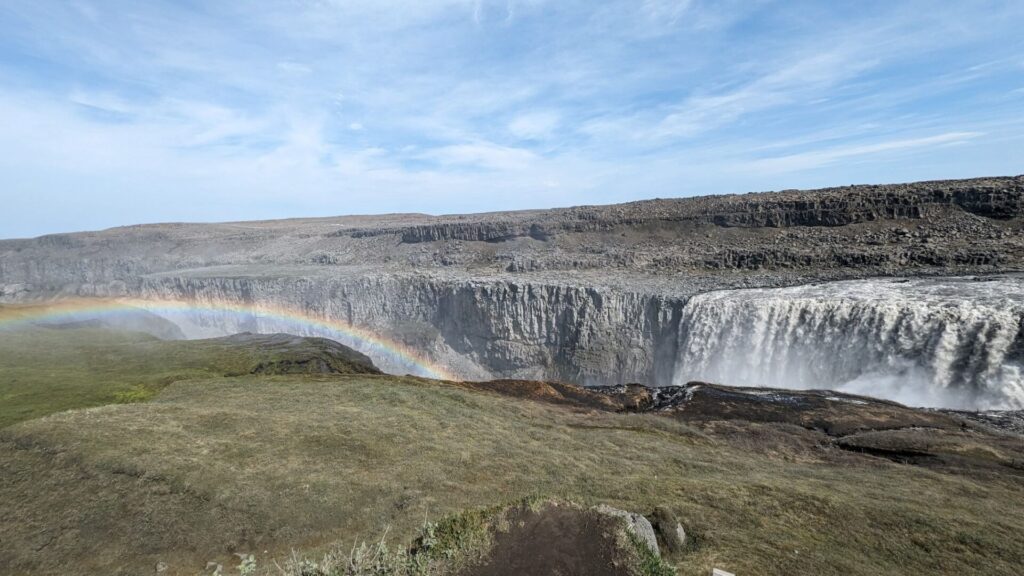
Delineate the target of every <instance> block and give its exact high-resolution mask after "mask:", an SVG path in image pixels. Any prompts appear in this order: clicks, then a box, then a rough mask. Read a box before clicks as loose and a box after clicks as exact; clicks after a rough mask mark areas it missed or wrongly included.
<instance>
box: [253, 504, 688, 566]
mask: <svg viewBox="0 0 1024 576" xmlns="http://www.w3.org/2000/svg"><path fill="white" fill-rule="evenodd" d="M277 566H278V567H279V568H280V571H281V573H282V574H283V576H454V575H457V574H474V575H477V576H521V575H523V574H533V575H544V574H566V575H567V574H586V575H587V576H674V574H675V570H674V569H673V568H672V567H671V566H670V565H668V564H667V563H665V562H664V561H663V560H661V559H660V557H659V556H658V555H657V554H656V553H655V552H653V551H652V549H651V548H649V547H648V546H647V545H646V544H644V542H643V541H642V540H641V539H640V537H638V536H637V535H636V533H635V532H634V531H633V530H632V529H631V527H630V526H629V524H628V523H627V522H626V521H625V520H624V519H623V518H621V517H616V516H612V515H609V514H607V513H605V512H602V511H601V509H600V508H585V507H582V506H579V505H577V504H574V503H570V502H563V501H559V500H544V501H532V502H522V503H518V504H515V505H512V506H504V507H491V508H487V509H474V510H468V511H465V512H461V513H459V514H454V515H451V516H448V517H446V518H444V519H442V520H441V521H439V522H427V523H425V524H424V525H423V528H422V529H421V531H420V534H419V536H418V537H417V538H416V540H415V541H414V543H413V545H412V546H411V547H406V548H397V549H396V548H392V547H389V546H388V544H387V543H386V542H385V540H384V539H381V540H379V541H377V542H374V543H366V542H363V543H361V544H359V545H357V546H352V547H351V548H344V547H342V548H336V549H334V550H330V551H328V552H327V553H325V554H324V555H323V556H322V557H321V558H318V559H315V560H314V559H310V558H302V557H300V556H298V555H297V554H293V556H292V558H290V559H289V560H288V561H286V562H285V564H284V566H283V567H281V566H280V565H277ZM238 569H239V572H257V571H258V570H259V564H258V561H257V560H256V558H255V557H254V556H246V555H242V563H241V564H240V565H239V566H238Z"/></svg>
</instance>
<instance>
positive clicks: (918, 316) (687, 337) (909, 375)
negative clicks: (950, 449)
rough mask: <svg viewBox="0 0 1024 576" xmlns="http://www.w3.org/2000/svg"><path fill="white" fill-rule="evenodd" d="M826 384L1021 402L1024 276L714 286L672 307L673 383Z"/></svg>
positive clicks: (946, 403)
mask: <svg viewBox="0 0 1024 576" xmlns="http://www.w3.org/2000/svg"><path fill="white" fill-rule="evenodd" d="M691 380H705V381H712V382H721V383H725V384H734V385H745V386H771V387H780V388H803V389H807V388H831V389H838V390H843V391H847V392H852V393H860V394H865V395H869V396H876V397H881V398H888V399H891V400H896V401H898V402H903V403H905V404H910V405H919V406H936V407H950V408H970V409H1021V408H1024V279H1022V278H1019V277H1006V278H999V279H994V280H987V281H975V280H972V279H963V278H960V279H935V280H932V279H916V280H909V281H908V280H858V281H848V282H831V283H826V284H817V285H805V286H798V287H793V288H782V289H754V290H733V291H718V292H710V293H705V294H701V295H698V296H695V297H693V298H691V299H690V300H689V301H688V302H687V304H686V306H685V307H684V308H683V315H682V319H681V322H680V325H679V348H678V354H677V356H676V360H675V367H674V371H673V381H674V382H675V383H677V384H681V383H685V382H687V381H691Z"/></svg>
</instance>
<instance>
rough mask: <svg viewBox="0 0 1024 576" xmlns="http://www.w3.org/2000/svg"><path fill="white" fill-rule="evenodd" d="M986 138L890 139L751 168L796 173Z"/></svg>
mask: <svg viewBox="0 0 1024 576" xmlns="http://www.w3.org/2000/svg"><path fill="white" fill-rule="evenodd" d="M982 136H984V134H983V133H981V132H949V133H946V134H936V135H934V136H925V137H921V138H907V139H903V140H887V141H882V142H874V143H870V144H861V145H856V146H835V147H832V148H825V149H822V150H816V151H813V152H802V153H799V154H790V155H788V156H778V157H775V158H764V159H762V160H756V161H754V162H751V167H752V168H753V169H755V170H757V171H760V172H768V173H771V172H795V171H799V170H807V169H810V168H818V167H821V166H826V165H828V164H832V163H835V162H839V161H842V160H846V159H849V158H861V157H865V156H871V155H877V154H883V153H888V152H897V151H905V150H913V149H917V148H928V147H934V146H949V145H956V144H964V143H966V142H969V141H970V140H973V139H975V138H980V137H982Z"/></svg>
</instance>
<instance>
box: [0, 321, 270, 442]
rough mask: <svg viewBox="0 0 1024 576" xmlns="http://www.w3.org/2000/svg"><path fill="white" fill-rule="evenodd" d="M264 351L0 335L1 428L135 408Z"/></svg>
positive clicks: (129, 337)
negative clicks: (99, 409)
mask: <svg viewBox="0 0 1024 576" xmlns="http://www.w3.org/2000/svg"><path fill="white" fill-rule="evenodd" d="M265 360H273V358H272V357H270V358H268V357H267V351H265V350H264V351H261V352H260V353H257V351H256V350H255V348H254V347H250V346H246V345H233V344H230V343H225V342H216V341H209V340H192V341H184V340H173V341H164V340H158V339H156V338H154V337H152V336H148V335H145V334H141V333H132V332H118V331H113V330H104V329H53V328H27V329H22V330H17V331H11V330H7V331H0V428H3V427H5V426H9V425H11V424H14V423H16V422H21V421H24V420H30V419H33V418H39V417H41V416H46V415H47V414H52V413H54V412H61V411H63V410H71V409H75V408H89V407H93V406H102V405H105V404H125V403H132V402H142V401H145V400H149V399H150V398H152V397H153V396H154V395H155V394H156V393H157V392H159V391H160V390H162V389H163V388H164V387H165V386H167V385H168V384H170V383H171V382H175V381H177V380H187V379H196V378H211V377H219V376H225V375H238V374H245V373H248V372H250V371H251V370H252V369H253V368H254V367H255V366H256V364H258V363H259V362H260V361H265Z"/></svg>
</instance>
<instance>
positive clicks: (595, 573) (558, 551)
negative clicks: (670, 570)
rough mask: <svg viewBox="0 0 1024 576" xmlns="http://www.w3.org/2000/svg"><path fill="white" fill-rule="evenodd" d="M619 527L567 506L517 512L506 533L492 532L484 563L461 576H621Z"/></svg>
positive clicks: (595, 514)
mask: <svg viewBox="0 0 1024 576" xmlns="http://www.w3.org/2000/svg"><path fill="white" fill-rule="evenodd" d="M618 528H619V526H618V524H617V522H616V520H615V519H613V518H609V517H608V516H605V515H603V514H600V513H598V512H595V511H593V510H585V509H580V508H576V507H574V506H570V505H564V504H563V505H556V504H551V505H548V506H545V507H544V508H542V509H540V510H530V509H529V508H519V509H516V510H513V511H511V512H510V513H509V516H508V530H507V531H500V530H499V531H497V532H496V533H495V536H494V546H493V548H492V549H491V553H490V554H489V557H488V560H487V562H486V564H484V565H483V566H477V567H474V568H471V569H469V570H467V571H466V572H464V574H463V576H523V575H524V574H530V575H531V576H625V575H628V574H630V572H629V570H628V568H627V566H626V564H625V562H624V559H625V558H626V554H625V552H624V551H622V550H620V549H619V545H618V543H617V542H618V541H617V538H616V530H617V529H618Z"/></svg>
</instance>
